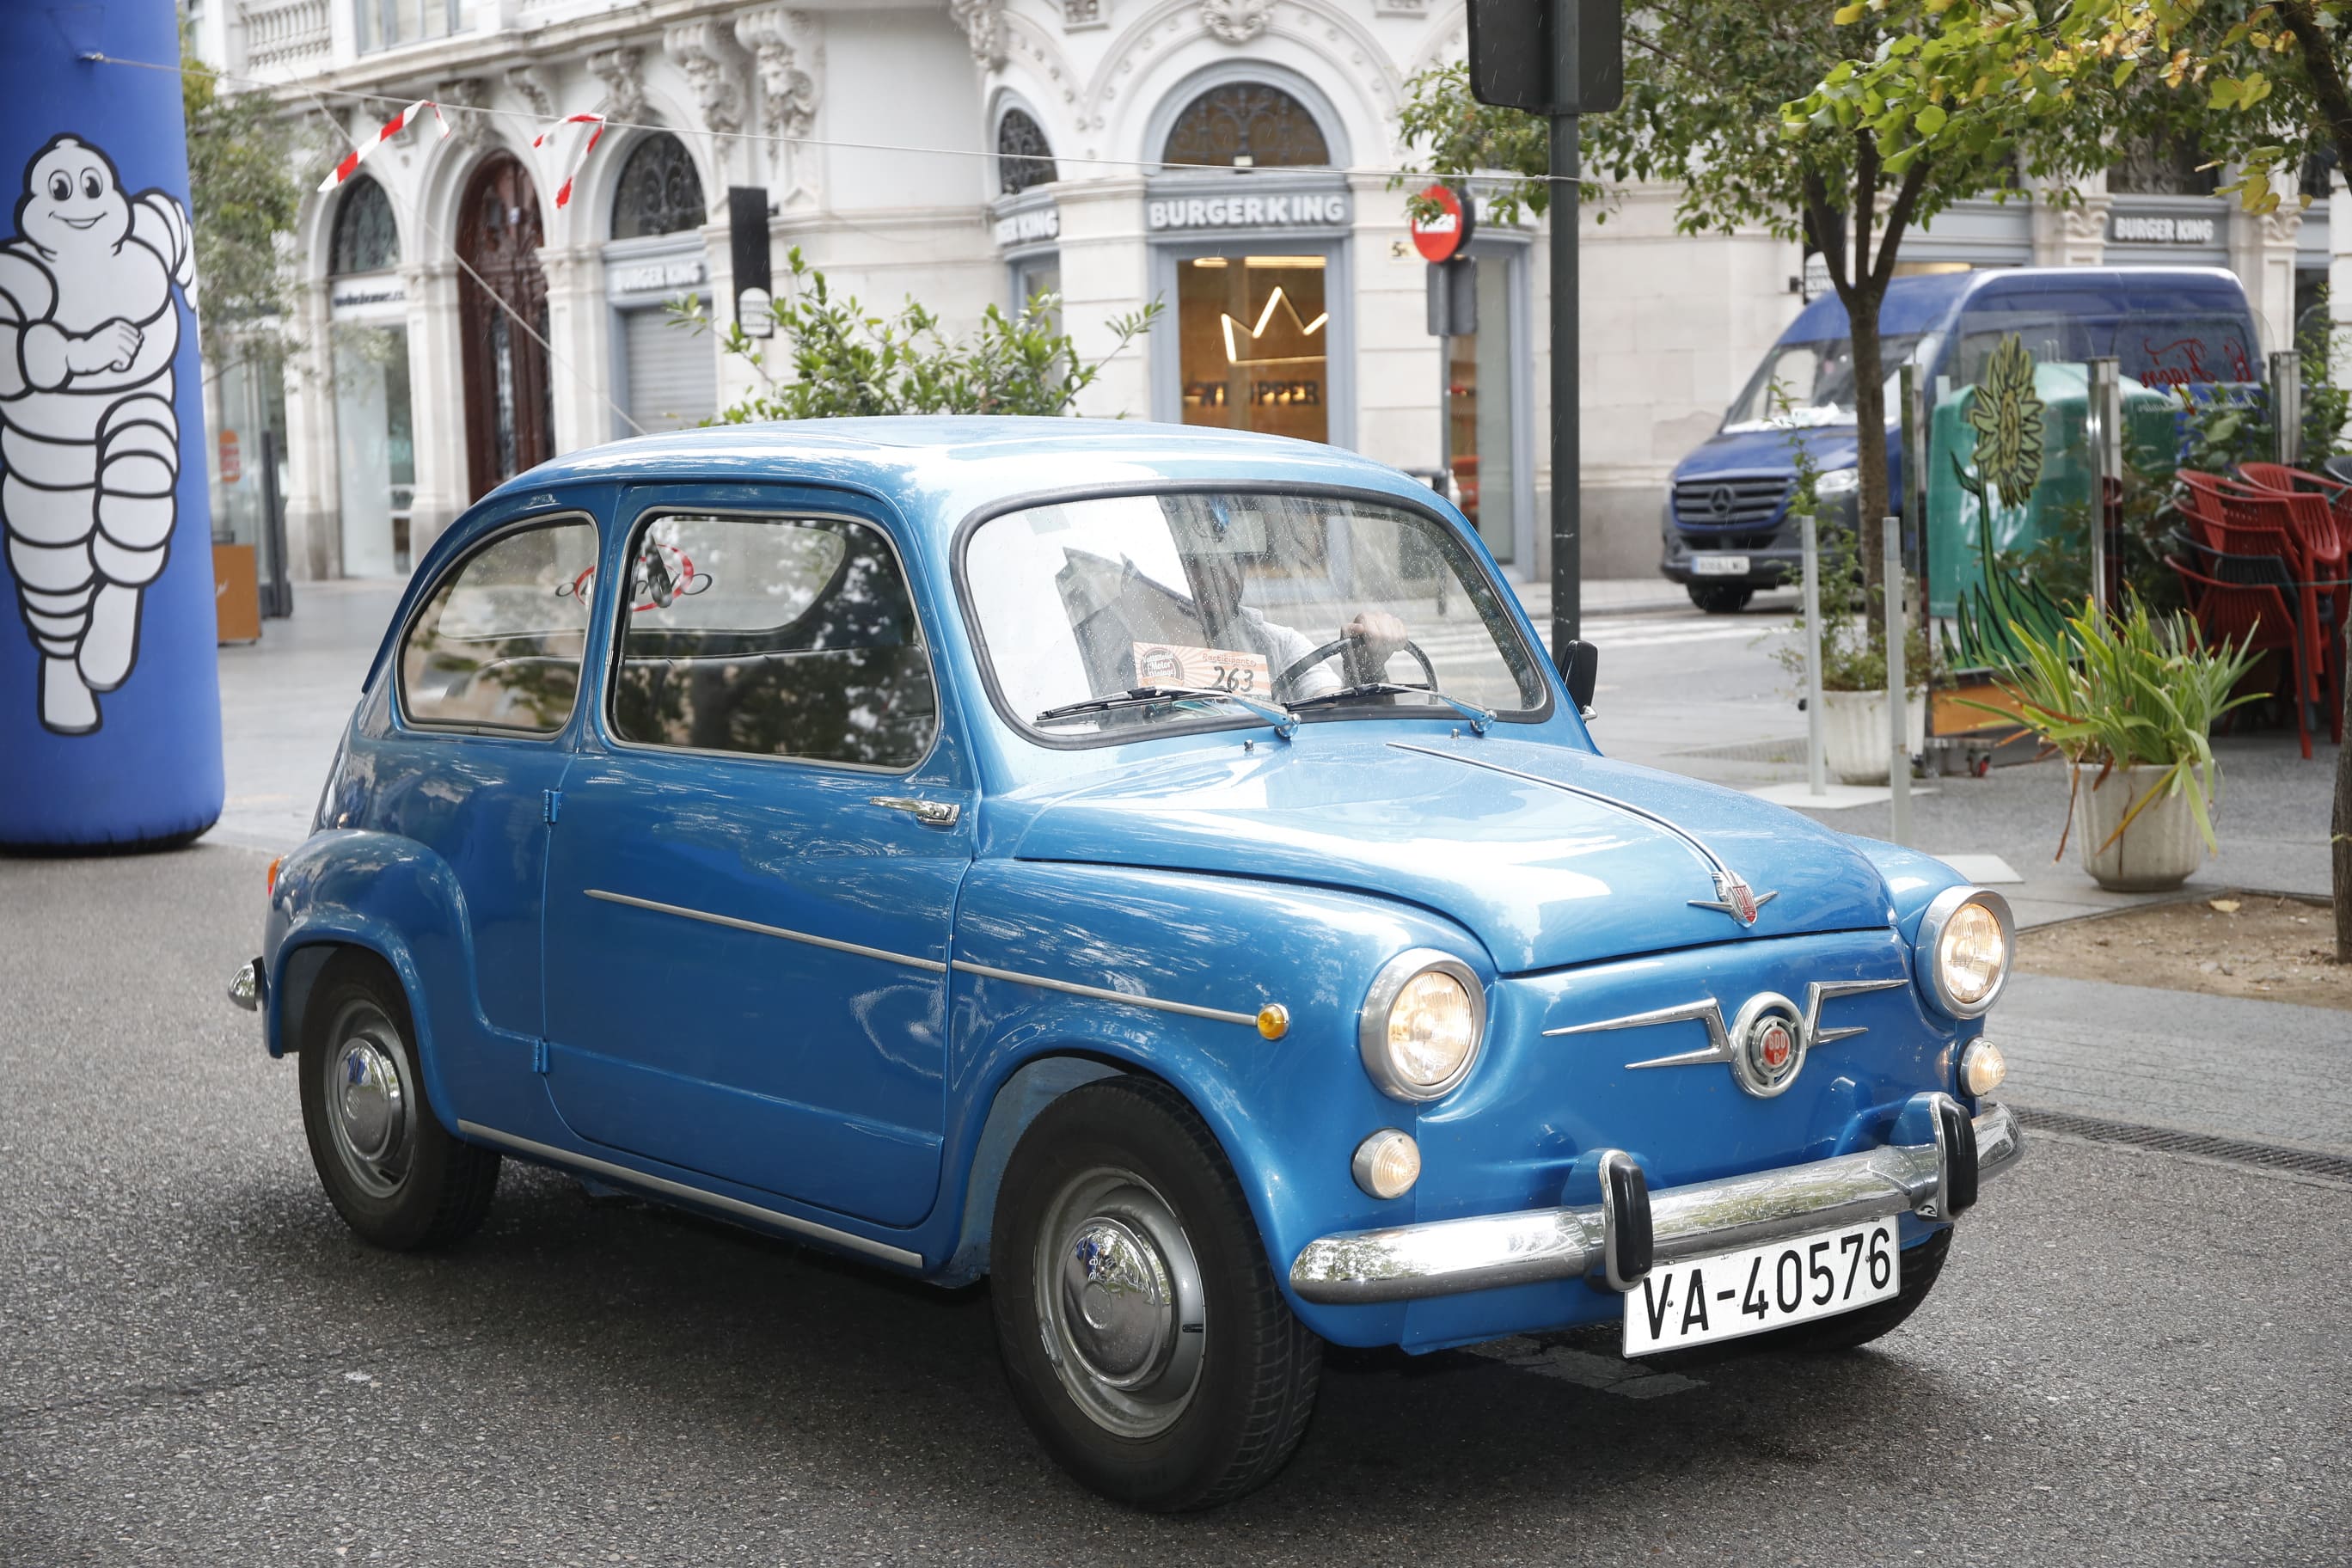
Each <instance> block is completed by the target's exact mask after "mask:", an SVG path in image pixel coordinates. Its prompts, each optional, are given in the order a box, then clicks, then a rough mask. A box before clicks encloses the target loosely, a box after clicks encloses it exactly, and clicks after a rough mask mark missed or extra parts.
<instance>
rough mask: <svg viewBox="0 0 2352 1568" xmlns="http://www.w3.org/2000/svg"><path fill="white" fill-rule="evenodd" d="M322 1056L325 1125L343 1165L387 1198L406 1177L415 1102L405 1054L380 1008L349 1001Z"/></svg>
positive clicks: (412, 1141) (365, 1185)
mask: <svg viewBox="0 0 2352 1568" xmlns="http://www.w3.org/2000/svg"><path fill="white" fill-rule="evenodd" d="M330 1037H331V1039H332V1040H333V1041H334V1042H335V1044H334V1047H333V1049H332V1050H331V1052H330V1053H329V1056H328V1058H327V1085H326V1089H327V1093H326V1101H327V1126H328V1130H329V1131H330V1132H331V1133H332V1135H333V1138H334V1144H335V1152H336V1153H337V1154H338V1155H340V1156H341V1159H342V1163H343V1169H344V1170H345V1171H346V1172H348V1173H350V1175H351V1177H352V1181H354V1182H355V1183H357V1184H359V1185H360V1187H361V1188H362V1189H363V1190H364V1191H366V1192H368V1193H369V1194H373V1196H376V1197H389V1196H391V1195H392V1194H394V1192H396V1191H398V1190H399V1187H400V1184H401V1183H402V1182H404V1181H405V1180H407V1178H408V1166H409V1160H410V1156H411V1154H412V1152H414V1149H415V1141H416V1140H415V1134H416V1104H415V1096H414V1095H412V1094H410V1093H409V1091H408V1084H407V1078H406V1073H407V1069H408V1053H407V1051H406V1050H405V1049H404V1048H403V1047H402V1045H401V1040H400V1033H399V1031H398V1030H396V1029H395V1028H394V1027H393V1024H392V1020H391V1019H389V1018H387V1017H385V1016H383V1010H382V1009H381V1008H378V1007H377V1006H376V1005H374V1004H373V1003H369V1002H353V1003H352V1004H350V1005H347V1006H346V1007H344V1009H343V1010H342V1012H341V1014H339V1015H337V1016H336V1019H335V1027H334V1030H333V1032H332V1034H331V1036H330Z"/></svg>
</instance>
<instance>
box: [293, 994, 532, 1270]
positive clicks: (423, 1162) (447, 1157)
mask: <svg viewBox="0 0 2352 1568" xmlns="http://www.w3.org/2000/svg"><path fill="white" fill-rule="evenodd" d="M415 1040H416V1031H415V1027H414V1026H413V1025H412V1023H411V1021H410V1018H409V1013H408V999H407V997H406V996H405V995H404V994H402V992H401V988H400V986H399V985H398V984H396V983H395V982H394V979H393V977H392V975H391V973H389V972H388V971H387V970H385V969H384V967H383V965H382V964H381V963H376V962H374V961H373V960H371V959H368V958H364V957H357V956H353V957H341V958H337V959H336V960H335V961H334V962H333V963H330V964H329V965H328V966H327V969H326V971H325V973H322V974H320V977H319V984H318V985H317V987H316V989H314V990H313V991H312V992H311V994H310V1005H309V1007H308V1008H307V1009H306V1010H305V1013H304V1016H303V1026H302V1049H301V1067H300V1071H301V1076H302V1128H303V1131H305V1132H306V1133H308V1134H309V1136H310V1163H312V1164H314V1165H316V1166H317V1167H318V1170H319V1181H320V1184H321V1185H322V1186H324V1187H325V1188H326V1189H327V1198H328V1201H329V1202H331V1203H332V1204H333V1205H335V1212H336V1213H337V1214H339V1215H342V1216H343V1223H344V1224H345V1225H348V1226H351V1227H352V1229H353V1230H354V1231H357V1232H358V1233H359V1234H360V1235H361V1236H362V1237H364V1238H365V1239H367V1240H369V1241H372V1242H373V1243H375V1245H376V1246H378V1247H389V1248H391V1249H392V1250H393V1251H395V1252H407V1251H411V1250H414V1249H417V1248H424V1247H448V1246H451V1245H454V1244H455V1243H457V1242H459V1241H462V1240H464V1239H465V1238H466V1237H468V1236H470V1235H472V1234H473V1232H474V1230H475V1229H476V1227H478V1226H480V1224H481V1223H482V1218H483V1216H484V1215H487V1214H488V1213H489V1211H490V1198H491V1196H492V1194H495V1193H496V1192H497V1191H498V1185H499V1155H498V1153H497V1152H495V1151H493V1150H489V1149H481V1148H477V1147H476V1146H475V1145H473V1144H471V1143H466V1142H460V1141H459V1140H457V1139H456V1138H453V1137H451V1136H450V1135H449V1133H448V1132H447V1131H446V1130H445V1129H444V1128H443V1127H442V1125H441V1122H440V1120H439V1118H437V1117H436V1116H435V1115H434V1113H433V1105H432V1101H431V1100H430V1099H429V1098H428V1095H427V1091H426V1089H425V1076H424V1074H422V1073H421V1072H419V1071H418V1070H417V1066H416V1044H415Z"/></svg>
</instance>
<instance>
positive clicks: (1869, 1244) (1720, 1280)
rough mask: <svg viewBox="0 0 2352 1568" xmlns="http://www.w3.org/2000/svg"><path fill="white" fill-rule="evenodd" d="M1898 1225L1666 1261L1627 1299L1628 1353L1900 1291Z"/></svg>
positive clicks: (1746, 1330)
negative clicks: (1677, 1261)
mask: <svg viewBox="0 0 2352 1568" xmlns="http://www.w3.org/2000/svg"><path fill="white" fill-rule="evenodd" d="M1902 1258H1903V1253H1902V1248H1901V1247H1900V1245H1899V1242H1898V1238H1897V1237H1896V1234H1895V1222H1894V1221H1893V1220H1891V1219H1882V1220H1874V1221H1872V1222H1871V1223H1870V1224H1868V1225H1857V1226H1848V1227H1847V1228H1846V1229H1844V1230H1832V1231H1825V1232H1823V1233H1822V1234H1821V1235H1819V1236H1805V1237H1798V1238H1796V1239H1795V1240H1793V1241H1776V1242H1774V1243H1772V1244H1771V1245H1770V1246H1769V1247H1748V1249H1747V1250H1745V1251H1743V1252H1722V1253H1717V1255H1716V1256H1714V1257H1713V1258H1685V1259H1684V1260H1683V1261H1682V1262H1680V1263H1667V1264H1661V1265H1660V1266H1658V1267H1657V1268H1653V1269H1651V1270H1650V1272H1649V1273H1648V1274H1647V1275H1646V1276H1644V1277H1643V1280H1642V1282H1641V1283H1640V1284H1639V1285H1636V1286H1634V1287H1633V1289H1631V1290H1628V1291H1627V1292H1626V1293H1625V1353H1626V1354H1627V1355H1648V1354H1650V1353H1651V1352H1654V1351H1670V1350H1680V1349H1682V1348H1684V1347H1685V1346H1687V1345H1698V1344H1707V1343H1710V1342H1713V1341H1716V1340H1736V1339H1738V1338H1739V1337H1740V1336H1741V1335H1742V1334H1760V1333H1762V1332H1763V1331H1765V1330H1767V1329H1784V1328H1787V1327H1788V1326H1789V1325H1790V1324H1791V1323H1805V1322H1811V1321H1812V1320H1813V1319H1815V1318H1827V1317H1831V1316H1832V1315H1834V1314H1836V1313H1839V1312H1849V1311H1852V1310H1853V1309H1854V1308H1856V1307H1864V1306H1867V1305H1869V1304H1870V1303H1871V1302H1873V1301H1884V1300H1886V1299H1887V1298H1888V1297H1889V1296H1892V1295H1894V1294H1895V1292H1896V1291H1897V1290H1899V1289H1902V1288H1903V1262H1902Z"/></svg>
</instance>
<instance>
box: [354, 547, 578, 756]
mask: <svg viewBox="0 0 2352 1568" xmlns="http://www.w3.org/2000/svg"><path fill="white" fill-rule="evenodd" d="M595 568H596V529H595V526H594V525H593V523H590V522H587V521H581V520H576V519H567V520H565V521H562V522H557V523H549V524H544V525H541V526H538V527H532V528H520V529H516V530H515V531H512V532H509V533H502V534H500V535H499V536H498V537H497V538H495V539H493V540H492V541H491V542H489V543H488V544H487V545H485V546H483V547H482V548H481V549H479V550H478V551H476V552H474V553H473V554H471V555H469V556H467V557H466V559H465V560H463V561H461V562H459V563H457V566H456V567H455V568H453V569H452V570H451V571H450V572H449V574H447V575H446V577H444V578H443V579H442V580H441V585H440V586H439V587H438V588H436V589H435V590H434V591H433V595H432V596H431V597H430V598H428V599H426V600H425V608H424V609H423V610H422V611H421V612H419V614H418V615H417V616H416V619H415V621H414V622H412V623H411V624H410V626H409V628H408V635H407V636H406V637H404V638H403V639H402V641H401V645H400V660H399V668H400V700H401V710H402V711H403V713H404V714H405V715H406V717H407V719H408V721H409V722H411V723H414V724H441V725H450V726H455V727H462V728H465V729H469V730H509V731H516V732H518V733H521V734H531V735H551V734H553V733H554V732H555V731H558V730H561V729H562V728H563V725H564V721H566V720H568V719H570V718H571V717H572V704H573V702H574V701H575V700H577V699H578V697H579V695H580V660H581V656H582V652H583V649H584V648H585V647H586V645H587V640H588V607H587V601H588V599H589V597H590V596H592V595H591V591H590V589H589V587H588V584H590V582H591V581H592V580H593V574H594V572H595Z"/></svg>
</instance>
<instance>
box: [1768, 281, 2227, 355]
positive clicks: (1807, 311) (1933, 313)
mask: <svg viewBox="0 0 2352 1568" xmlns="http://www.w3.org/2000/svg"><path fill="white" fill-rule="evenodd" d="M2004 294H2021V295H2030V294H2063V295H2066V296H2068V297H2069V300H2070V302H2073V303H2079V301H2080V300H2082V299H2083V298H2084V296H2086V295H2095V296H2098V297H2099V299H2100V300H2101V302H2102V303H2105V304H2107V305H2109V306H2111V307H2113V308H2114V309H2116V310H2132V309H2134V308H2135V307H2137V308H2143V309H2145V308H2150V307H2154V308H2158V309H2174V310H2214V309H2216V308H2221V309H2230V310H2238V311H2240V312H2242V313H2247V314H2249V315H2251V310H2250V308H2249V307H2248V305H2247V303H2246V290H2245V285H2244V284H2243V283H2242V282H2240V281H2239V280H2238V276H2237V274H2235V273H2233V272H2231V271H2229V270H2227V269H2226V268H2219V267H1980V268H1974V269H1972V270H1970V271H1967V272H1940V273H1927V274H1923V275H1920V276H1916V277H1907V278H1897V279H1893V280H1892V281H1891V282H1889V283H1888V284H1887V286H1886V298H1885V301H1884V302H1883V303H1882V304H1881V305H1880V306H1879V319H1878V326H1879V331H1882V332H1886V333H1890V334H1893V333H1907V332H1921V331H1928V330H1929V329H1931V328H1935V327H1940V326H1941V325H1943V323H1944V321H1946V319H1947V318H1948V317H1949V316H1950V315H1951V314H1952V312H1953V310H1955V309H1956V308H1957V307H1959V306H1961V305H1964V304H1979V303H1985V302H1989V301H1990V299H1992V298H1995V297H1998V296H2000V295H2004ZM1846 331H1847V328H1846V314H1845V306H1844V304H1843V302H1841V301H1840V300H1839V299H1838V297H1837V296H1836V295H1835V294H1834V293H1831V294H1824V295H1822V296H1821V297H1820V298H1819V299H1817V300H1814V301H1813V302H1812V303H1811V304H1810V305H1808V306H1806V307H1805V308H1804V310H1802V311H1801V312H1800V313H1799V314H1798V317H1797V319H1796V320H1795V321H1791V322H1790V324H1789V326H1788V328H1787V329H1786V330H1785V331H1782V332H1781V334H1780V341H1781V342H1818V341H1820V340H1822V339H1828V338H1842V337H1844V336H1845V335H1846Z"/></svg>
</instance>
